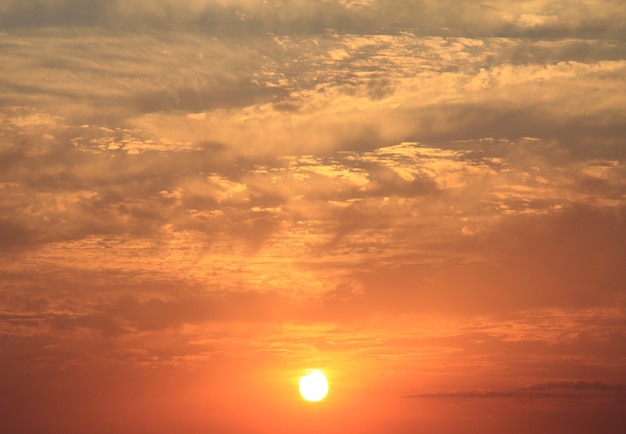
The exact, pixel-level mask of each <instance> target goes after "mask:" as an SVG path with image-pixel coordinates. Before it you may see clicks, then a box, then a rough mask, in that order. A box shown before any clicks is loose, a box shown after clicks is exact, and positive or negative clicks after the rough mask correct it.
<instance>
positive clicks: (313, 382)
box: [300, 370, 328, 402]
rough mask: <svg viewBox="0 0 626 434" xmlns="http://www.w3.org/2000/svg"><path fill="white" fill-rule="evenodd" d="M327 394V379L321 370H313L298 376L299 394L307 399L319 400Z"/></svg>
mask: <svg viewBox="0 0 626 434" xmlns="http://www.w3.org/2000/svg"><path fill="white" fill-rule="evenodd" d="M327 394H328V380H326V376H325V375H324V373H323V372H322V371H319V370H313V371H310V372H309V373H308V374H307V375H304V376H302V377H300V395H302V397H303V398H304V399H306V400H307V401H311V402H317V401H321V400H322V399H324V397H325V396H326V395H327Z"/></svg>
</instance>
